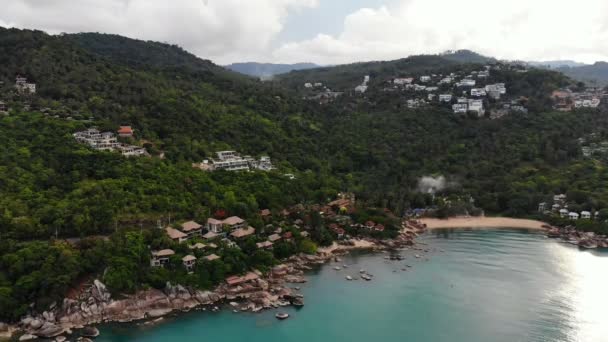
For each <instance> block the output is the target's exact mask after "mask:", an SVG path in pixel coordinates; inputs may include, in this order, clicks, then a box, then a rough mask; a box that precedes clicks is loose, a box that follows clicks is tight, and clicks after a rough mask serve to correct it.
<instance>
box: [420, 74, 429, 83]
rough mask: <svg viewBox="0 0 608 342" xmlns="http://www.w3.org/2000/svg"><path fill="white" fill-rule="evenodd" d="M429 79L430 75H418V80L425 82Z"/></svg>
mask: <svg viewBox="0 0 608 342" xmlns="http://www.w3.org/2000/svg"><path fill="white" fill-rule="evenodd" d="M430 81H431V76H420V82H422V83H426V82H430Z"/></svg>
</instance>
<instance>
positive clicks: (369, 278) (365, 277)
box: [361, 274, 372, 281]
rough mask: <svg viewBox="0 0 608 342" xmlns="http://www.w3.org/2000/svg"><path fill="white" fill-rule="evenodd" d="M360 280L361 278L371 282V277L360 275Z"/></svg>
mask: <svg viewBox="0 0 608 342" xmlns="http://www.w3.org/2000/svg"><path fill="white" fill-rule="evenodd" d="M361 278H363V279H365V280H367V281H370V280H372V277H371V276H370V275H369V274H362V275H361Z"/></svg>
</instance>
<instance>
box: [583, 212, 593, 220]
mask: <svg viewBox="0 0 608 342" xmlns="http://www.w3.org/2000/svg"><path fill="white" fill-rule="evenodd" d="M581 219H583V220H590V219H591V213H590V212H588V211H583V212H581Z"/></svg>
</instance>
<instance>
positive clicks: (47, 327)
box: [36, 322, 63, 338]
mask: <svg viewBox="0 0 608 342" xmlns="http://www.w3.org/2000/svg"><path fill="white" fill-rule="evenodd" d="M62 333H63V328H61V327H60V326H57V325H55V324H53V323H51V322H45V323H44V324H43V325H42V328H40V330H38V331H37V332H36V335H38V336H39V337H46V338H50V337H55V336H57V335H60V334H62Z"/></svg>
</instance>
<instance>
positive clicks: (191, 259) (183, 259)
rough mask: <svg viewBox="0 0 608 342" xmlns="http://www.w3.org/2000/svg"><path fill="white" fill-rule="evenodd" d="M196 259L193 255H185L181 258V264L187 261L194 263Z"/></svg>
mask: <svg viewBox="0 0 608 342" xmlns="http://www.w3.org/2000/svg"><path fill="white" fill-rule="evenodd" d="M195 260H196V257H195V256H194V255H186V256H185V257H183V258H182V261H183V262H188V261H195Z"/></svg>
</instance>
